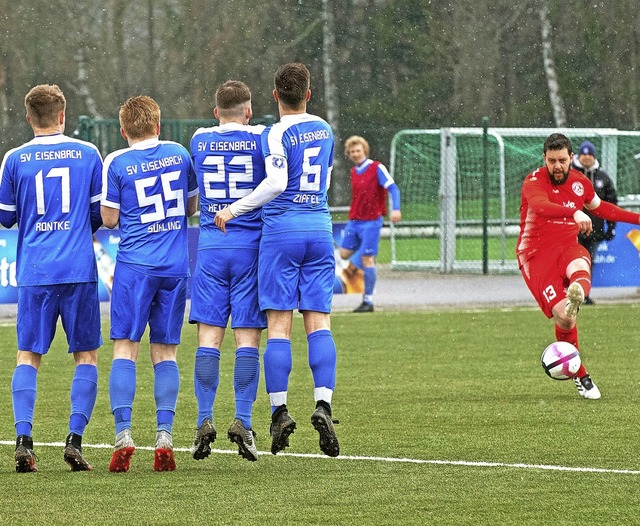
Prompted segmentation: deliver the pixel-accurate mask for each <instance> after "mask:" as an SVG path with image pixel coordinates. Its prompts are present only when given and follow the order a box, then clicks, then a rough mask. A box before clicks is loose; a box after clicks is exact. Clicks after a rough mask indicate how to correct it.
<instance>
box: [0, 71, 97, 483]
mask: <svg viewBox="0 0 640 526" xmlns="http://www.w3.org/2000/svg"><path fill="white" fill-rule="evenodd" d="M24 105H25V107H26V110H27V122H28V123H29V124H30V126H31V128H32V129H33V132H34V134H35V137H34V138H33V139H32V140H31V141H29V142H27V143H26V144H23V145H22V146H20V147H18V148H15V149H13V150H10V151H9V152H8V153H7V154H6V155H5V157H4V160H3V161H2V167H1V168H0V178H1V179H0V222H1V223H2V224H3V225H4V226H5V227H7V228H10V227H11V226H13V225H14V224H15V223H18V246H17V262H16V263H17V265H16V266H17V268H16V279H17V282H18V315H17V333H18V358H17V366H16V368H15V371H14V373H13V379H12V382H11V391H12V397H13V411H14V417H15V427H16V434H17V441H16V450H15V463H16V471H18V472H30V471H37V467H36V462H35V461H36V458H35V455H34V453H33V439H32V436H31V430H32V426H33V412H34V406H35V401H36V384H37V381H36V380H37V374H38V368H39V366H40V362H41V359H42V355H44V354H46V353H47V352H48V350H49V347H50V345H51V341H52V340H53V337H54V334H55V332H56V324H57V320H58V317H60V318H61V320H62V326H63V327H64V331H65V333H66V336H67V343H68V345H69V353H72V354H73V357H74V359H75V364H76V367H75V374H74V377H73V381H72V383H71V417H70V419H69V431H70V432H69V435H68V436H67V440H66V443H65V449H64V459H65V461H66V462H67V463H68V464H69V466H71V469H72V471H89V470H92V469H93V468H92V467H91V465H90V464H89V463H88V462H87V461H86V460H85V459H84V458H83V456H82V445H81V441H82V434H83V432H84V430H85V427H86V425H87V423H88V422H89V419H90V418H91V413H92V411H93V407H94V404H95V401H96V395H97V385H98V369H97V359H98V356H97V349H98V348H99V347H100V345H102V337H101V334H100V304H99V301H98V274H97V268H96V259H95V255H94V252H93V240H92V232H94V231H95V230H96V229H97V228H98V227H99V226H100V225H101V224H102V221H101V219H100V192H101V188H102V179H101V171H102V159H101V157H100V153H99V152H98V150H97V149H96V147H95V146H94V145H92V144H89V143H86V142H83V141H79V140H77V139H72V138H69V137H67V136H65V135H64V126H65V109H66V101H65V97H64V94H63V93H62V91H61V90H60V88H59V87H58V86H56V85H48V84H42V85H39V86H35V87H34V88H33V89H31V91H29V93H27V95H26V97H25V100H24Z"/></svg>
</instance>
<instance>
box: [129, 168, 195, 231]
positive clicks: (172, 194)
mask: <svg viewBox="0 0 640 526" xmlns="http://www.w3.org/2000/svg"><path fill="white" fill-rule="evenodd" d="M179 178H180V171H175V172H165V173H162V174H160V180H161V182H162V195H160V194H151V195H147V194H146V189H147V188H149V187H151V186H154V185H155V184H156V181H157V180H158V177H157V176H153V177H145V178H144V179H137V180H136V182H135V184H136V194H137V196H138V206H139V207H140V208H142V207H145V206H153V207H154V208H155V211H153V212H147V213H146V214H141V215H140V222H141V223H142V224H145V223H151V222H153V221H162V220H163V219H165V218H167V217H178V216H184V215H185V210H184V196H183V194H182V191H181V190H174V189H173V188H171V183H172V182H173V181H177V180H178V179H179ZM166 201H175V202H176V204H175V206H169V207H167V210H166V211H165V209H164V203H165V202H166Z"/></svg>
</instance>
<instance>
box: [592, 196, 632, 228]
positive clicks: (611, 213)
mask: <svg viewBox="0 0 640 526" xmlns="http://www.w3.org/2000/svg"><path fill="white" fill-rule="evenodd" d="M585 206H586V207H587V208H588V209H589V210H590V211H591V213H592V214H593V215H596V216H598V217H601V218H603V219H606V220H608V221H621V222H623V223H631V224H632V225H639V224H640V214H638V213H637V212H632V211H631V210H625V209H624V208H620V207H619V206H617V205H614V204H613V203H609V202H607V201H603V200H602V199H600V198H599V197H598V196H596V197H595V198H594V199H593V201H591V202H590V203H587V204H586V205H585Z"/></svg>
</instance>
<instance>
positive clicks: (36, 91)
mask: <svg viewBox="0 0 640 526" xmlns="http://www.w3.org/2000/svg"><path fill="white" fill-rule="evenodd" d="M24 107H25V109H26V110H27V116H28V117H29V122H30V123H31V125H32V126H34V127H36V128H49V127H51V126H57V125H58V124H59V121H58V116H59V115H60V112H63V113H64V111H65V109H66V107H67V101H66V99H65V98H64V94H63V93H62V90H61V89H60V88H59V87H58V86H57V85H56V84H40V85H38V86H35V87H33V88H31V89H30V90H29V93H27V94H26V95H25V97H24Z"/></svg>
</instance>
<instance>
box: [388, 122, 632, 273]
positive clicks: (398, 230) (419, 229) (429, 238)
mask: <svg viewBox="0 0 640 526" xmlns="http://www.w3.org/2000/svg"><path fill="white" fill-rule="evenodd" d="M556 132H560V133H564V134H565V135H567V137H569V139H570V140H571V142H572V145H573V148H574V150H576V151H577V149H578V147H579V145H580V144H581V142H582V141H584V140H589V141H591V142H592V143H593V144H594V145H595V147H596V150H597V154H598V155H597V159H598V161H599V162H600V165H601V166H602V168H603V169H604V170H605V171H606V172H607V173H608V174H609V176H610V177H611V178H612V179H613V181H614V183H615V184H616V188H617V191H618V195H619V196H620V198H621V199H622V204H623V205H624V201H625V199H626V200H627V201H633V199H634V197H635V199H636V202H637V199H638V196H639V195H640V177H639V175H640V132H633V131H620V130H616V129H611V128H598V129H594V128H588V129H587V128H584V129H582V128H565V129H558V128H491V127H489V128H487V130H486V133H487V136H486V140H485V137H484V135H483V128H480V127H478V128H453V127H452V128H441V129H430V130H402V131H400V132H398V133H397V134H396V135H395V137H394V138H393V140H392V143H391V159H390V170H391V174H392V176H393V178H394V179H395V181H396V183H397V184H398V186H399V188H400V190H401V193H402V221H401V222H400V223H399V224H397V225H393V224H391V225H390V229H389V235H390V239H391V258H392V267H393V268H397V269H426V270H436V271H439V272H443V273H453V272H471V273H477V272H483V271H484V270H488V272H490V273H505V272H506V273H512V272H516V271H517V263H516V259H515V244H516V240H517V236H518V231H519V221H520V213H519V210H520V191H521V186H522V180H523V179H524V177H525V176H526V175H527V174H528V173H530V172H531V171H532V170H534V169H535V168H537V167H539V166H541V165H542V145H543V143H544V140H545V139H546V138H547V137H548V136H549V135H550V134H552V133H556ZM485 161H486V167H487V170H488V173H487V174H486V176H487V177H488V181H486V183H488V184H486V186H485V185H484V184H483V177H484V176H485V174H484V167H485ZM483 189H484V191H486V192H488V196H487V195H484V194H483ZM485 199H486V201H485ZM487 203H488V210H487V209H486V206H487ZM487 212H488V215H486V214H487ZM485 220H486V225H485V223H484V221H485ZM484 228H486V232H487V233H488V237H483V232H484V231H485V230H483V229H484ZM483 243H487V244H488V246H485V245H483ZM485 256H487V257H488V261H485V259H484V257H485Z"/></svg>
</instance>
